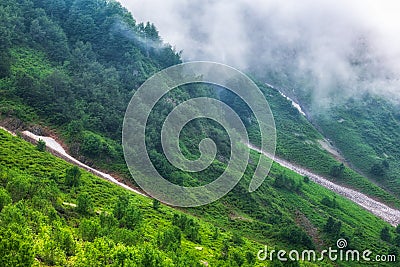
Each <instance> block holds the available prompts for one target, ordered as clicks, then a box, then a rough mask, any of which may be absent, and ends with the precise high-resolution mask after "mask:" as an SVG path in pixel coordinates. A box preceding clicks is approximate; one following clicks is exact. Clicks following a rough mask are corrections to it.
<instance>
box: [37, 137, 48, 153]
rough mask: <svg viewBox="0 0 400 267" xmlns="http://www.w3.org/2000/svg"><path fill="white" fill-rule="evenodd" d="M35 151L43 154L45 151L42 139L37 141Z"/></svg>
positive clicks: (44, 143)
mask: <svg viewBox="0 0 400 267" xmlns="http://www.w3.org/2000/svg"><path fill="white" fill-rule="evenodd" d="M36 149H37V150H39V151H40V152H45V151H46V142H45V141H43V140H42V139H39V141H38V142H37V144H36Z"/></svg>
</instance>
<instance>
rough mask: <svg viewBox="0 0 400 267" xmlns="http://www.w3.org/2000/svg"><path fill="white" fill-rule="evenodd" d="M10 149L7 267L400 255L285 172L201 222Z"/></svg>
mask: <svg viewBox="0 0 400 267" xmlns="http://www.w3.org/2000/svg"><path fill="white" fill-rule="evenodd" d="M0 141H1V142H0V168H1V187H0V190H1V198H0V199H1V212H0V227H1V228H2V231H1V234H2V239H1V240H2V243H1V247H0V253H2V259H3V263H4V265H5V266H8V265H7V264H9V266H14V265H15V264H16V263H17V262H24V263H25V264H24V265H25V266H30V265H31V264H38V263H39V262H40V263H42V264H44V265H54V264H55V265H66V264H71V265H73V266H103V265H105V264H110V265H112V266H120V265H121V264H122V262H125V264H128V263H129V264H132V265H129V264H128V265H129V266H189V265H190V266H197V265H199V266H201V264H200V263H199V262H201V261H207V262H209V263H210V264H211V265H212V266H214V265H216V266H256V265H260V266H262V264H265V262H260V261H257V258H256V252H257V251H258V250H259V249H262V248H263V245H262V244H268V246H270V247H275V248H279V249H294V248H297V249H299V250H300V249H304V248H317V249H323V248H326V247H328V246H334V245H335V242H336V239H337V238H339V237H345V238H346V239H347V240H348V241H349V244H350V246H351V248H353V249H360V250H361V249H366V248H370V249H371V248H373V251H374V253H379V254H387V253H396V251H397V249H396V248H395V247H393V246H392V245H390V243H387V242H386V241H381V239H380V232H381V229H383V228H384V227H387V224H386V223H384V222H382V221H381V220H380V219H377V218H376V217H374V216H372V215H370V214H369V213H368V212H366V211H364V210H363V209H361V208H360V207H358V206H356V205H355V204H353V203H351V202H349V201H347V200H345V199H343V198H341V197H339V196H333V194H332V193H331V192H329V191H328V190H326V189H324V188H321V187H320V186H318V185H316V184H313V183H311V182H305V181H303V177H299V176H298V175H296V174H294V173H291V172H290V171H288V170H284V169H282V168H281V167H279V166H274V167H273V171H272V174H271V177H270V178H268V181H267V183H265V184H264V185H263V186H262V187H261V189H260V191H257V194H255V195H251V194H249V193H247V192H246V191H245V188H247V187H245V186H246V185H247V183H248V180H249V177H250V176H247V175H246V177H245V179H244V181H243V182H241V183H240V184H239V185H238V186H237V187H236V188H235V190H234V191H233V192H232V193H230V194H229V195H227V196H226V197H224V198H223V199H221V200H220V201H218V202H216V203H213V204H211V205H208V206H206V207H201V208H196V209H189V210H186V213H191V214H193V215H195V216H196V217H197V218H194V217H192V216H190V215H183V213H181V212H178V211H176V210H173V209H171V208H169V207H166V206H164V205H159V203H157V202H154V201H152V200H151V199H147V198H145V197H142V196H139V195H133V194H130V193H128V192H126V191H124V190H123V189H120V188H118V187H117V186H115V185H113V184H111V183H109V182H106V181H103V180H101V179H100V178H98V177H94V176H93V175H91V174H89V173H86V172H85V171H82V170H79V169H74V168H72V166H71V165H70V164H68V163H65V162H63V161H62V160H60V159H57V158H54V157H53V156H51V155H50V154H49V153H47V152H40V151H39V150H38V149H37V148H36V147H35V146H33V145H31V144H28V143H26V142H25V141H23V140H22V139H20V138H18V137H12V136H11V135H10V134H8V133H6V132H4V131H3V130H0ZM253 156H256V155H253ZM79 174H80V175H79ZM274 177H275V178H274ZM280 179H286V180H285V182H284V183H281V182H279V181H280ZM241 196H245V198H242V197H241ZM333 197H334V198H333ZM243 199H246V201H244V200H243ZM324 199H325V200H324ZM326 199H328V200H329V199H330V200H329V201H334V202H332V203H335V204H334V205H333V206H331V205H330V204H327V203H328V202H326ZM75 205H77V206H75ZM327 205H329V206H327ZM329 217H333V218H334V220H337V221H338V222H339V221H340V222H341V226H340V227H339V228H338V232H329V230H328V229H326V224H327V221H328V218H329ZM310 229H315V230H310ZM324 229H325V230H324ZM393 230H394V229H393ZM393 230H390V231H391V232H392V233H391V235H392V236H393V237H394V231H393ZM179 240H180V241H179ZM7 244H14V245H13V246H9V245H7ZM200 247H201V248H200ZM390 247H391V248H390ZM389 248H390V250H389ZM11 255H13V256H11ZM149 262H153V265H151V264H150V263H149ZM149 264H150V265H149ZM326 264H328V263H326ZM307 266H310V265H307ZM318 266H320V265H318ZM344 266H348V265H347V263H346V264H345V265H344ZM354 266H357V264H355V265H354Z"/></svg>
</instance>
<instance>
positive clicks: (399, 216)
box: [247, 144, 400, 226]
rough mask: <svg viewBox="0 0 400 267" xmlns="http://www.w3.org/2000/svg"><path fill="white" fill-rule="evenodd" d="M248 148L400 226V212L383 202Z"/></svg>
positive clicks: (253, 148)
mask: <svg viewBox="0 0 400 267" xmlns="http://www.w3.org/2000/svg"><path fill="white" fill-rule="evenodd" d="M247 146H248V147H249V148H250V149H252V150H254V151H257V152H259V153H261V154H263V155H265V156H267V157H269V158H273V159H274V161H275V162H276V163H278V164H280V165H281V166H282V167H285V168H287V169H290V170H292V171H294V172H296V173H298V174H300V175H303V176H308V177H309V178H310V179H311V180H312V181H314V182H315V183H317V184H319V185H322V186H323V187H325V188H327V189H329V190H331V191H333V192H335V193H338V194H339V195H342V196H344V197H345V198H347V199H349V200H351V201H353V202H354V203H356V204H358V205H360V206H361V207H363V208H364V209H366V210H367V211H369V212H371V213H372V214H374V215H376V216H378V217H380V218H382V219H383V220H385V221H386V222H388V223H390V224H391V225H393V226H397V225H398V224H400V211H399V210H396V209H393V208H391V207H389V206H387V205H385V204H383V203H381V202H378V201H376V200H374V199H372V198H370V197H368V196H367V195H365V194H363V193H360V192H357V191H355V190H353V189H349V188H346V187H344V186H341V185H338V184H335V183H333V182H331V181H329V180H328V179H326V178H323V177H322V176H320V175H317V174H314V173H312V172H310V171H308V170H306V169H304V168H302V167H299V166H297V165H295V164H293V163H290V162H288V161H286V160H283V159H280V158H277V157H274V156H272V155H270V154H268V153H266V152H265V151H261V150H260V149H259V148H257V147H255V146H253V145H252V144H248V145H247Z"/></svg>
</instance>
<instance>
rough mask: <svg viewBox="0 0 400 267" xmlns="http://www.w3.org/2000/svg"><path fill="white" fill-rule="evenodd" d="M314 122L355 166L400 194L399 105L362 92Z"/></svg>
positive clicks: (397, 194) (396, 193) (388, 188)
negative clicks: (361, 95) (359, 97)
mask: <svg viewBox="0 0 400 267" xmlns="http://www.w3.org/2000/svg"><path fill="white" fill-rule="evenodd" d="M316 123H317V124H318V125H319V126H320V127H321V129H322V130H323V132H324V133H325V134H326V135H327V136H328V137H329V138H330V139H331V140H332V141H333V142H334V143H335V145H336V146H337V147H338V148H339V149H340V150H341V151H342V153H343V155H345V157H346V159H348V160H349V161H350V162H351V163H352V164H353V166H354V167H355V168H356V169H357V170H359V171H360V172H362V173H363V174H365V175H366V176H368V177H370V178H371V179H373V180H374V181H375V182H376V183H378V184H380V185H382V186H383V187H384V188H386V189H387V190H388V191H390V192H393V193H395V195H396V196H397V197H398V196H400V177H399V173H400V147H399V145H398V142H399V140H400V114H399V106H396V105H394V104H391V103H389V102H388V101H386V100H385V99H378V98H376V97H372V96H365V97H363V98H361V99H352V100H350V101H348V102H347V103H346V104H345V105H342V106H338V107H335V108H333V109H332V111H331V113H330V115H329V116H327V115H326V116H319V117H317V118H316Z"/></svg>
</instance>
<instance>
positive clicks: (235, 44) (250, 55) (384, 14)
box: [121, 0, 400, 106]
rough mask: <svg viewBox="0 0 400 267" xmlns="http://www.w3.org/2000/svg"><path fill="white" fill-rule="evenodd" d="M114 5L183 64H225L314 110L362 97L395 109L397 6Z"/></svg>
mask: <svg viewBox="0 0 400 267" xmlns="http://www.w3.org/2000/svg"><path fill="white" fill-rule="evenodd" d="M121 2H122V3H123V5H124V6H126V7H127V8H128V9H129V10H130V11H132V13H133V15H134V17H135V18H136V19H137V20H138V21H151V22H153V23H154V24H155V25H156V26H157V28H158V29H159V31H160V34H161V36H162V37H163V39H164V40H165V41H166V42H169V43H171V44H172V45H173V46H175V47H176V49H177V50H183V57H184V59H185V60H212V61H217V62H222V63H226V64H229V65H232V66H234V67H237V68H239V69H241V70H243V71H247V72H250V73H252V74H254V75H256V76H257V77H258V78H260V79H263V80H264V81H265V82H268V83H272V84H273V85H276V86H278V87H279V86H280V87H282V88H283V89H284V90H285V91H286V93H288V94H289V95H296V93H299V92H300V91H307V92H309V93H311V94H310V95H311V98H312V103H313V104H316V105H318V106H321V105H331V104H333V103H335V102H338V101H340V100H343V99H348V98H349V97H357V96H360V95H362V94H364V93H371V94H375V95H379V96H384V97H387V98H389V99H391V100H393V101H396V102H397V103H400V80H399V79H400V18H399V16H398V10H400V3H399V2H398V1H395V0H393V1H389V0H382V1H376V0H353V1H347V0H335V1H317V0H302V1H297V0H287V1H280V0H253V1H246V0H236V1H232V0H218V1H217V0H202V1H189V0H179V1H178V0H122V1H121Z"/></svg>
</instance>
